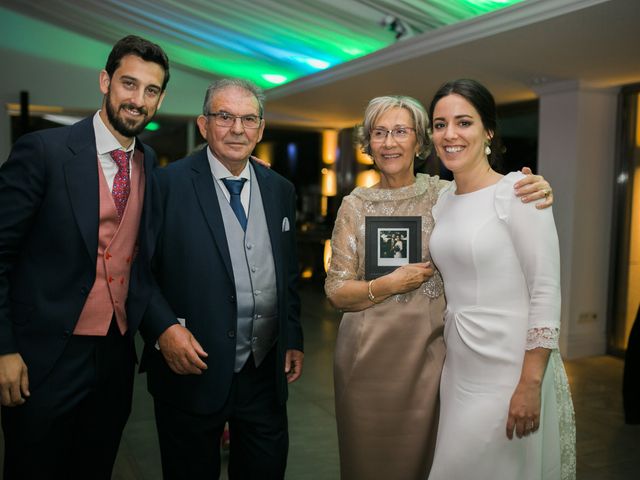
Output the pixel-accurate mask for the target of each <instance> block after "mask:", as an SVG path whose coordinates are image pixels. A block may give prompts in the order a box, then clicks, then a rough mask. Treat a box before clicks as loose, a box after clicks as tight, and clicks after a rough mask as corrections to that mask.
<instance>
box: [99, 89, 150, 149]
mask: <svg viewBox="0 0 640 480" xmlns="http://www.w3.org/2000/svg"><path fill="white" fill-rule="evenodd" d="M105 104H106V107H107V118H108V119H109V123H111V126H112V127H113V128H114V129H115V130H116V132H118V133H119V134H120V135H124V136H125V137H127V138H132V137H135V136H136V135H138V134H139V133H140V132H142V131H143V130H144V129H145V127H146V126H147V124H148V123H149V122H150V121H151V119H152V118H153V116H151V117H149V116H148V113H149V112H148V110H147V109H146V108H145V107H136V106H135V105H133V104H131V103H122V104H120V106H119V107H118V109H117V111H116V109H115V107H114V105H113V104H112V103H111V88H109V91H108V92H107V95H106V102H105ZM125 108H126V109H129V110H137V111H138V112H139V113H140V114H141V116H140V118H139V119H137V120H136V119H128V118H123V117H122V116H120V115H119V113H120V110H123V109H125Z"/></svg>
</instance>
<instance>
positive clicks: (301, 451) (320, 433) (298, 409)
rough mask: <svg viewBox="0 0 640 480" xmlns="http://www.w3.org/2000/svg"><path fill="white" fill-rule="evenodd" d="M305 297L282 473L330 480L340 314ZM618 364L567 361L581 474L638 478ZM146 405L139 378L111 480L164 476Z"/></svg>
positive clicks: (639, 452)
mask: <svg viewBox="0 0 640 480" xmlns="http://www.w3.org/2000/svg"><path fill="white" fill-rule="evenodd" d="M302 297H303V322H304V329H305V351H306V358H305V370H304V374H303V377H302V378H301V379H300V380H299V381H298V382H296V383H295V384H294V385H292V386H291V389H290V396H289V404H288V408H289V422H290V424H289V429H290V438H291V447H290V452H289V465H288V469H287V479H288V480H305V479H309V480H335V479H338V477H339V475H338V452H337V445H336V429H335V416H334V410H333V387H332V355H333V345H334V341H335V336H336V331H337V326H338V320H339V314H337V313H336V312H335V311H333V309H332V308H331V307H330V306H329V304H328V303H327V302H326V300H325V299H324V297H323V295H322V292H321V290H320V289H319V288H317V287H316V288H312V287H311V286H305V287H304V288H303V289H302ZM622 366H623V364H622V361H621V360H620V359H618V358H614V357H608V356H603V357H592V358H585V359H581V360H574V361H570V362H566V368H567V373H568V375H569V380H570V383H571V387H572V392H573V399H574V404H575V409H576V421H577V443H578V445H577V447H578V480H631V479H636V478H640V425H638V426H628V425H624V423H623V416H622V399H621V393H620V392H621V378H622ZM151 405H152V404H151V399H150V397H149V395H148V394H147V392H146V389H145V384H144V377H142V376H139V377H138V378H137V383H136V391H135V397H134V406H133V412H132V415H131V419H130V420H129V423H128V425H127V428H126V430H125V434H124V438H123V441H122V445H121V448H120V454H119V456H118V460H117V464H116V469H115V472H114V477H113V478H114V479H118V480H158V479H160V478H161V473H160V461H159V453H158V445H157V438H156V434H155V427H154V423H153V410H152V406H151ZM1 443H2V438H1V437H0V444H1ZM222 478H226V476H225V475H223V477H222ZM385 480H386V479H385Z"/></svg>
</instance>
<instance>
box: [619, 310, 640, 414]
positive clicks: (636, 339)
mask: <svg viewBox="0 0 640 480" xmlns="http://www.w3.org/2000/svg"><path fill="white" fill-rule="evenodd" d="M622 398H623V401H624V419H625V422H626V423H628V424H629V425H639V424H640V308H638V313H637V314H636V319H635V321H634V322H633V327H631V333H630V334H629V343H628V345H627V353H626V355H625V361H624V379H623V384H622Z"/></svg>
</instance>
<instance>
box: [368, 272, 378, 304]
mask: <svg viewBox="0 0 640 480" xmlns="http://www.w3.org/2000/svg"><path fill="white" fill-rule="evenodd" d="M373 280H375V278H374V279H373ZM373 280H369V286H368V290H369V300H371V302H372V303H378V302H376V297H375V296H374V295H373V292H372V291H371V284H373Z"/></svg>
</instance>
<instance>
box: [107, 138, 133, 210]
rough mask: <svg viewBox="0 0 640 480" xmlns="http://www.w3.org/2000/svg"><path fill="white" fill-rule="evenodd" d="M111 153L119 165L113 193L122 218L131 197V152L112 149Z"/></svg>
mask: <svg viewBox="0 0 640 480" xmlns="http://www.w3.org/2000/svg"><path fill="white" fill-rule="evenodd" d="M110 153H111V158H113V161H114V162H116V165H117V166H118V173H116V176H115V178H114V179H113V189H112V191H111V194H112V195H113V203H115V204H116V210H117V211H118V218H119V219H121V220H122V215H124V209H125V207H126V206H127V200H128V199H129V192H130V191H131V183H130V181H129V154H127V152H124V151H122V150H112V151H111V152H110Z"/></svg>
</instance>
